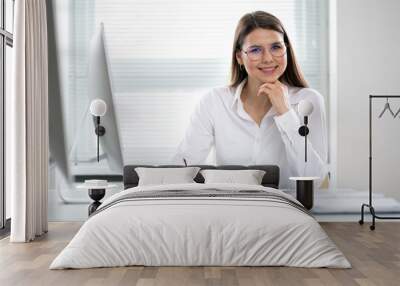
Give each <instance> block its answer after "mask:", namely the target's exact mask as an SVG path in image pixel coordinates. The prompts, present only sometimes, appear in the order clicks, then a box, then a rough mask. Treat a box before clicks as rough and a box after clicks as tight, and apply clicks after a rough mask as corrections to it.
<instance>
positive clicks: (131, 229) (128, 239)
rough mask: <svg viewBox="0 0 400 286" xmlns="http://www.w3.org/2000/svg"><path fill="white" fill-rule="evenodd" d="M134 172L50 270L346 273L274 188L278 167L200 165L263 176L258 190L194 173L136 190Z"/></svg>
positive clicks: (334, 251) (314, 227)
mask: <svg viewBox="0 0 400 286" xmlns="http://www.w3.org/2000/svg"><path fill="white" fill-rule="evenodd" d="M136 167H138V166H133V165H130V166H125V168H124V187H125V190H124V191H122V192H120V193H118V194H115V195H113V196H112V197H110V198H108V199H106V200H105V201H104V202H103V204H102V205H101V206H100V207H99V209H98V210H97V211H96V212H95V213H94V214H93V215H92V216H91V217H90V218H89V219H88V220H87V221H86V222H85V223H84V224H83V225H82V227H81V229H80V230H79V231H78V233H77V234H76V235H75V237H74V238H73V239H72V240H71V242H70V243H69V244H68V245H67V246H66V247H65V248H64V250H63V251H62V252H61V253H60V254H59V255H58V256H57V257H56V258H55V259H54V261H53V262H52V264H51V265H50V269H65V268H92V267H117V266H129V265H144V266H292V267H312V268H314V267H329V268H350V267H351V265H350V263H349V262H348V260H347V259H346V258H345V256H344V255H343V253H342V252H341V251H340V250H339V249H338V248H337V247H336V245H335V244H334V243H333V242H332V241H331V239H330V238H329V237H328V236H327V234H326V233H325V231H324V230H323V229H322V228H321V226H320V225H319V224H318V222H317V221H316V220H315V219H314V218H313V216H312V215H311V214H310V213H309V212H308V211H307V210H306V209H305V208H304V207H303V206H302V205H301V204H300V203H299V202H298V201H296V200H295V199H294V198H293V197H292V196H290V195H288V194H285V193H284V192H282V191H281V190H279V189H278V186H279V168H278V167H277V166H271V165H266V166H246V167H244V166H220V167H214V166H199V167H200V168H201V169H202V170H204V169H216V168H218V169H224V170H227V169H228V170H237V169H258V170H264V171H265V175H264V176H263V177H262V182H261V185H246V184H236V183H231V184H227V183H225V184H221V183H211V184H210V183H207V184H205V183H204V178H202V176H201V174H200V173H199V174H197V176H196V177H195V179H194V180H195V183H185V184H164V185H162V184H161V185H152V186H138V181H139V177H138V174H137V173H136V172H135V168H136ZM141 167H143V166H141ZM145 167H150V168H152V167H155V166H145ZM161 167H174V166H161ZM158 168H160V167H158Z"/></svg>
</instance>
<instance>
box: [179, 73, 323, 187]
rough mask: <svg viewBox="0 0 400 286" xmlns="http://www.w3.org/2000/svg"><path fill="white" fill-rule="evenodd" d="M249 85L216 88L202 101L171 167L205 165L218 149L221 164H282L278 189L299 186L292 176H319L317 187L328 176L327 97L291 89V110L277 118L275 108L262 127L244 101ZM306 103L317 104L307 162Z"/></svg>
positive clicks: (310, 124) (310, 127) (303, 90)
mask: <svg viewBox="0 0 400 286" xmlns="http://www.w3.org/2000/svg"><path fill="white" fill-rule="evenodd" d="M245 82H246V80H244V81H243V82H241V83H240V84H239V85H238V86H237V87H236V88H231V87H228V86H227V87H218V88H214V89H212V90H211V91H210V92H209V93H207V94H205V95H204V96H203V97H202V98H201V99H200V102H199V103H198V104H197V106H196V108H195V110H194V112H193V114H192V116H191V119H190V122H189V126H188V128H187V130H186V134H185V136H184V138H183V140H182V142H181V143H180V144H179V147H178V150H177V152H176V154H175V155H174V157H173V163H175V164H183V158H184V159H185V160H186V162H187V164H188V165H195V164H204V163H205V160H206V158H207V156H208V154H209V152H210V150H211V147H212V146H214V147H215V156H216V158H215V160H216V164H217V165H278V166H279V168H280V184H279V187H280V188H283V189H288V188H294V187H295V183H294V182H293V181H290V180H289V177H291V176H316V177H320V179H319V180H317V182H316V184H315V186H316V187H318V186H319V185H320V183H321V181H322V179H323V178H324V177H325V175H326V172H327V157H328V151H327V150H328V148H327V130H326V116H325V107H324V98H323V97H322V96H321V95H320V94H319V93H318V92H317V91H316V90H314V89H311V88H297V87H292V86H289V87H288V94H285V96H287V97H288V102H289V103H290V109H289V111H287V112H286V113H284V114H282V115H278V114H277V112H276V110H275V108H274V107H272V108H270V110H269V111H268V112H267V114H265V116H264V118H263V119H262V121H261V124H260V126H258V124H257V123H256V122H255V121H254V120H253V119H252V118H251V117H250V115H249V114H248V113H247V112H246V111H245V110H244V108H243V102H242V100H241V98H240V94H241V92H242V89H243V86H244V84H245ZM303 99H307V100H309V101H311V102H312V104H313V106H314V111H313V113H312V114H311V115H310V116H309V119H308V127H309V130H310V133H309V135H308V136H307V163H305V160H304V155H305V150H304V149H305V146H304V137H302V136H300V135H299V133H298V129H299V127H300V126H301V125H302V123H303V119H302V118H301V116H300V115H299V114H298V112H297V108H296V107H297V104H298V103H299V101H300V100H303Z"/></svg>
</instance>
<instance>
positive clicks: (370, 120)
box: [358, 95, 400, 230]
mask: <svg viewBox="0 0 400 286" xmlns="http://www.w3.org/2000/svg"><path fill="white" fill-rule="evenodd" d="M374 98H385V99H389V98H400V95H370V96H369V203H368V204H362V206H361V219H360V220H359V221H358V223H359V224H364V207H367V208H369V211H370V213H371V215H372V225H370V227H369V228H370V229H371V230H374V229H375V219H400V217H392V216H380V215H377V214H376V212H375V208H374V207H373V205H372V100H373V99H374Z"/></svg>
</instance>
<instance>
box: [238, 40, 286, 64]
mask: <svg viewBox="0 0 400 286" xmlns="http://www.w3.org/2000/svg"><path fill="white" fill-rule="evenodd" d="M268 51H269V53H270V54H271V56H273V57H282V56H284V55H285V54H286V43H283V42H278V43H273V44H271V45H270V46H269V48H268ZM242 52H244V53H245V54H246V55H247V57H248V58H249V60H251V61H259V60H261V58H262V57H263V55H264V54H265V48H264V47H263V46H251V47H249V48H247V49H246V50H242Z"/></svg>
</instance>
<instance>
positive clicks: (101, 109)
mask: <svg viewBox="0 0 400 286" xmlns="http://www.w3.org/2000/svg"><path fill="white" fill-rule="evenodd" d="M106 112H107V104H106V102H105V101H104V100H102V99H93V100H92V102H91V103H90V113H91V114H92V115H93V116H104V114H106Z"/></svg>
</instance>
